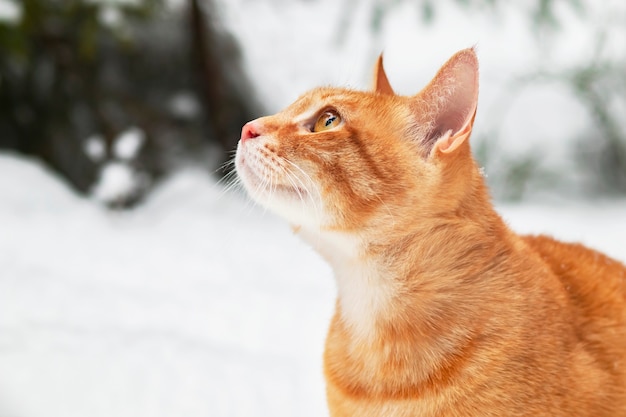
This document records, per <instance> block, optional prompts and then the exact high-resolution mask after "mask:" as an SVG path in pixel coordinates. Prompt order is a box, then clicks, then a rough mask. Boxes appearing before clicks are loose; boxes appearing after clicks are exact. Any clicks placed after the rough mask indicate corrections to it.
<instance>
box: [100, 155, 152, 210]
mask: <svg viewBox="0 0 626 417" xmlns="http://www.w3.org/2000/svg"><path fill="white" fill-rule="evenodd" d="M144 181H146V178H145V177H144V176H142V175H141V174H140V173H138V172H136V171H135V169H134V168H133V167H132V166H130V165H128V164H127V163H126V162H120V161H111V162H107V163H106V164H105V165H104V166H103V167H102V169H101V170H100V173H99V178H98V181H97V182H96V183H95V184H94V186H93V187H92V190H91V195H93V197H94V198H95V199H96V200H98V201H101V202H103V203H105V204H111V205H117V204H123V203H124V202H126V201H129V200H131V199H132V198H133V197H134V196H135V195H137V193H138V192H139V191H140V190H141V188H142V187H143V186H144Z"/></svg>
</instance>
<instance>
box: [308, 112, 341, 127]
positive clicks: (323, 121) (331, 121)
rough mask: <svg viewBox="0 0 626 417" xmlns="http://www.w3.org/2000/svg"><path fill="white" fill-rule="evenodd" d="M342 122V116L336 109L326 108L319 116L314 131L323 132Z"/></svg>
mask: <svg viewBox="0 0 626 417" xmlns="http://www.w3.org/2000/svg"><path fill="white" fill-rule="evenodd" d="M340 123H341V116H339V113H337V112H336V111H335V110H326V111H325V112H323V113H322V114H320V116H319V117H318V118H317V121H316V122H315V125H314V126H313V132H322V131H324V130H328V129H332V128H334V127H337V126H339V124H340Z"/></svg>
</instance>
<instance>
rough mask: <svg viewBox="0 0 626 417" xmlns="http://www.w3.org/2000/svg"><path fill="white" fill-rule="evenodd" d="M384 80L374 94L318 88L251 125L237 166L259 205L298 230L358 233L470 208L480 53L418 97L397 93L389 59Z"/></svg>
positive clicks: (465, 54) (443, 73)
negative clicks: (463, 205) (464, 205)
mask: <svg viewBox="0 0 626 417" xmlns="http://www.w3.org/2000/svg"><path fill="white" fill-rule="evenodd" d="M374 73H375V75H374V83H373V84H374V86H373V89H372V91H353V90H348V89H342V88H329V87H326V88H317V89H314V90H312V91H309V92H307V93H305V94H304V95H302V96H301V97H300V98H298V99H297V100H296V101H295V102H294V103H293V104H291V105H290V106H289V107H287V108H286V109H284V110H282V111H281V112H279V113H277V114H275V115H272V116H267V117H262V118H259V119H257V120H254V121H251V122H249V123H247V124H246V125H245V126H244V127H243V129H242V134H241V140H240V141H239V144H238V147H237V155H236V158H235V164H236V169H237V173H238V175H239V178H240V179H241V181H242V182H243V184H244V186H245V188H246V189H247V191H248V193H249V194H250V196H251V197H252V198H253V199H254V200H256V201H257V202H258V203H260V204H261V205H263V206H266V207H267V208H269V209H270V210H272V211H275V212H277V213H278V214H280V215H282V216H284V217H285V218H286V219H287V220H288V221H289V222H291V223H292V224H293V225H295V226H302V227H306V228H313V229H316V230H336V231H348V232H355V231H357V232H358V231H364V230H373V229H379V230H380V229H381V228H384V227H387V226H388V225H391V224H394V225H395V227H403V226H402V223H403V221H404V220H405V219H409V218H412V219H415V218H416V217H419V216H434V215H437V214H438V213H444V212H446V211H448V210H454V209H455V207H456V206H457V205H458V204H460V201H461V200H462V198H463V195H464V194H465V193H466V192H467V189H469V188H471V187H469V183H468V181H470V180H471V178H473V177H475V176H476V172H475V171H477V170H476V169H475V164H474V163H473V160H472V158H471V154H470V151H469V144H468V142H469V141H468V138H469V136H470V133H471V130H472V125H473V121H474V115H475V112H476V104H477V95H478V61H477V58H476V54H475V52H474V50H473V49H466V50H462V51H460V52H458V53H457V54H455V55H454V56H453V57H452V58H450V59H449V60H448V61H447V62H446V63H445V64H444V65H443V66H442V68H441V69H440V70H439V72H438V73H437V74H436V75H435V77H434V78H433V80H432V81H431V82H430V83H429V84H428V85H427V86H426V87H425V88H424V89H423V90H422V91H420V92H419V93H417V94H415V95H413V96H401V95H397V94H395V93H394V91H393V89H392V88H391V85H390V83H389V81H388V79H387V76H386V74H385V71H384V68H383V63H382V56H381V57H380V58H379V59H378V62H377V63H376V66H375V70H374ZM468 187H469V188H468Z"/></svg>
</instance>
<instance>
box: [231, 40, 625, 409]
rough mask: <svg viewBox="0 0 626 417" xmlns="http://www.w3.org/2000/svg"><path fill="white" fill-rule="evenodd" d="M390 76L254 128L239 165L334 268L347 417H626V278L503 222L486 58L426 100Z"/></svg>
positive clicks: (338, 373)
mask: <svg viewBox="0 0 626 417" xmlns="http://www.w3.org/2000/svg"><path fill="white" fill-rule="evenodd" d="M375 73H376V76H375V80H374V86H375V88H374V91H372V92H359V91H351V90H345V89H338V88H318V89H315V90H313V91H310V92H308V93H306V94H305V95H303V96H302V97H300V98H299V99H298V100H297V101H296V102H295V103H293V104H292V105H291V106H289V107H288V108H286V109H285V110H283V111H282V112H280V113H278V114H276V115H274V116H269V117H264V118H261V119H258V120H256V121H253V122H251V123H249V124H248V125H246V127H244V131H243V132H242V139H241V141H240V143H239V147H238V152H237V157H236V165H237V171H238V173H239V176H240V178H241V180H242V181H243V183H244V185H245V186H246V188H247V189H248V191H249V193H250V194H251V196H252V197H253V198H254V199H256V200H257V201H259V202H260V203H261V204H263V205H266V206H267V207H269V208H271V209H273V210H275V211H276V212H278V213H279V214H282V215H283V216H285V217H286V218H287V220H289V221H290V223H291V224H292V225H293V227H294V232H295V233H297V234H299V235H301V236H302V237H303V238H304V239H305V240H307V241H308V242H310V244H311V245H313V246H314V247H315V248H316V249H317V250H318V251H319V252H320V254H321V255H322V256H324V257H325V258H326V260H327V261H328V262H329V263H330V265H331V266H332V267H333V269H334V272H335V276H336V280H337V287H338V299H337V306H336V312H335V315H334V318H333V319H332V322H331V325H330V330H329V333H328V338H327V342H326V350H325V356H324V367H325V375H326V381H327V394H328V405H329V409H330V415H331V416H332V417H355V416H356V417H379V416H385V417H409V416H470V417H471V416H588V417H591V416H593V417H601V416H626V268H625V267H624V265H622V264H620V263H619V262H617V261H615V260H612V259H610V258H608V257H606V256H604V255H602V254H600V253H597V252H595V251H593V250H591V249H587V248H585V247H583V246H581V245H573V244H565V243H561V242H558V241H556V240H553V239H551V238H548V237H541V236H540V237H533V236H527V237H521V236H518V235H516V234H515V233H513V232H512V231H511V230H509V229H508V227H507V226H506V225H505V223H504V222H503V221H502V220H501V218H500V217H499V216H498V214H497V213H496V212H495V211H494V209H493V206H492V204H491V202H490V199H489V196H488V192H487V189H486V186H485V184H484V181H483V178H482V176H481V174H480V172H479V169H478V167H477V165H476V163H475V162H474V160H473V158H472V156H471V151H470V147H469V140H468V138H469V136H470V134H471V129H472V124H473V121H474V116H475V112H476V102H477V91H478V64H477V60H476V56H475V53H474V51H473V50H472V49H468V50H463V51H461V52H459V53H457V54H456V55H455V56H453V57H452V58H451V59H450V60H449V61H448V62H447V63H446V64H445V65H444V66H443V67H442V69H441V70H440V71H439V73H438V74H437V75H436V76H435V78H434V79H433V81H431V83H430V84H429V85H428V86H427V87H426V88H424V89H423V90H422V91H421V92H420V93H418V94H416V95H415V96H411V97H404V96H398V95H395V94H394V93H393V90H392V89H391V86H390V84H389V82H388V80H387V77H386V75H385V74H384V70H383V67H382V59H379V62H378V63H377V66H376V72H375ZM329 109H331V110H332V111H334V112H336V113H333V114H338V115H339V116H340V117H341V121H340V122H337V121H336V120H335V122H334V123H335V124H333V125H331V127H330V128H328V129H327V130H320V131H312V129H314V128H313V126H316V120H317V118H318V117H319V116H320V115H321V114H323V113H324V112H325V111H328V110H329Z"/></svg>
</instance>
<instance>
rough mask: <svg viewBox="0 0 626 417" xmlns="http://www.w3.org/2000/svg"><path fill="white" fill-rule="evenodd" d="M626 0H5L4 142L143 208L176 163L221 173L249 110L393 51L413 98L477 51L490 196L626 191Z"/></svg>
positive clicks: (97, 192)
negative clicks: (447, 65)
mask: <svg viewBox="0 0 626 417" xmlns="http://www.w3.org/2000/svg"><path fill="white" fill-rule="evenodd" d="M625 9H626V6H624V3H623V2H622V1H619V0H609V1H603V2H602V3H598V4H597V2H592V1H584V0H526V1H523V2H516V3H515V4H509V3H506V2H502V1H498V0H449V1H445V2H434V1H430V0H390V1H383V0H368V1H356V0H345V1H340V2H331V1H325V0H308V1H305V0H301V1H291V2H288V1H283V0H263V1H252V0H232V1H225V0H202V1H201V0H197V1H191V0H189V1H184V0H110V1H108V0H63V1H60V0H58V1H56V0H20V1H18V0H1V1H0V48H1V50H2V54H1V56H0V59H1V60H0V149H3V150H6V151H11V152H18V153H20V154H24V155H28V156H32V157H35V158H37V159H40V160H42V161H43V162H44V163H45V164H46V165H47V166H49V167H50V168H51V169H53V170H54V171H56V172H58V173H59V174H60V175H61V176H62V177H63V178H64V179H66V180H67V181H68V183H69V184H71V186H72V187H73V188H74V189H76V190H77V191H78V192H80V193H81V194H85V195H89V196H93V197H94V198H96V199H98V200H100V201H102V202H104V203H105V204H107V205H110V206H114V207H126V206H131V205H133V204H135V203H136V202H138V201H140V200H141V199H142V198H143V197H144V196H145V195H146V194H148V193H150V190H152V189H153V187H154V185H155V184H158V182H159V181H160V180H161V179H162V178H163V177H165V176H167V175H168V174H169V173H171V172H172V171H173V170H175V169H177V168H178V167H180V166H181V165H184V164H189V163H194V164H201V165H203V166H205V167H206V169H207V170H208V171H213V170H215V169H216V167H217V166H218V165H219V164H220V163H221V162H224V161H225V160H227V159H228V158H229V156H230V154H229V152H231V151H232V150H233V149H234V147H235V146H236V142H237V140H238V137H239V132H240V128H241V126H242V125H243V124H244V123H245V122H246V121H248V120H250V119H252V118H255V117H258V116H260V115H263V114H267V113H271V112H275V111H277V110H278V109H280V108H281V107H283V106H285V105H287V104H288V103H289V102H290V101H291V100H293V99H294V98H295V97H296V96H297V95H298V94H300V93H302V92H303V91H304V90H305V89H307V88H311V87H313V86H316V85H320V84H335V85H336V84H338V85H343V86H345V85H349V86H354V87H357V88H367V84H368V83H367V81H368V78H369V76H370V67H371V64H372V63H373V61H374V58H375V57H376V56H377V54H378V53H380V52H381V51H384V52H385V58H386V64H387V67H388V72H389V73H390V77H391V80H392V84H394V86H396V88H397V90H398V91H400V92H401V93H404V94H412V93H415V92H417V91H418V90H419V89H420V88H421V87H422V86H423V85H424V84H425V83H426V82H427V81H428V80H429V77H431V76H432V75H433V74H434V72H435V71H436V69H437V67H438V66H439V65H440V64H441V63H442V62H444V61H445V59H446V58H447V57H448V56H450V55H451V54H452V53H454V52H455V51H456V50H458V49H461V48H464V47H468V46H472V45H476V46H477V47H478V52H479V55H480V58H481V65H482V78H481V82H482V94H481V109H480V112H479V116H478V122H477V130H476V134H475V135H474V138H473V140H474V150H475V153H476V155H477V157H478V158H479V159H480V161H481V163H482V164H483V165H484V166H485V168H486V171H487V173H488V175H489V181H490V183H491V185H492V187H494V195H495V196H496V197H497V198H501V199H509V200H511V199H513V200H519V199H521V198H523V197H525V196H527V195H528V191H529V190H533V191H535V192H536V191H538V190H543V191H546V190H547V191H549V192H550V193H554V192H556V193H566V194H571V193H578V195H582V196H591V195H593V196H597V195H598V194H601V195H624V194H626V117H625V115H626V104H625V102H626V40H625V38H626V17H625V13H626V12H625ZM216 174H217V175H221V174H222V172H220V171H218V172H217V173H216Z"/></svg>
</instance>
